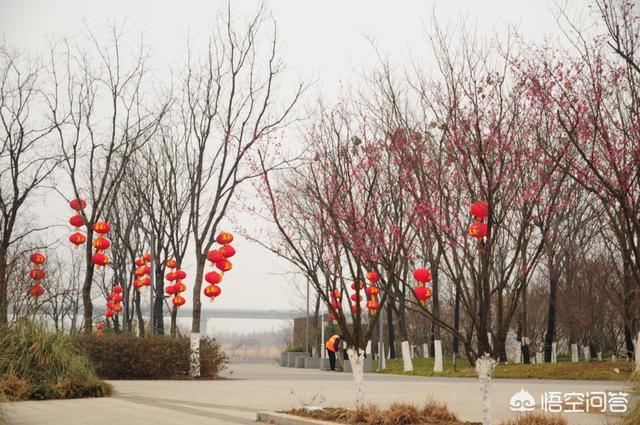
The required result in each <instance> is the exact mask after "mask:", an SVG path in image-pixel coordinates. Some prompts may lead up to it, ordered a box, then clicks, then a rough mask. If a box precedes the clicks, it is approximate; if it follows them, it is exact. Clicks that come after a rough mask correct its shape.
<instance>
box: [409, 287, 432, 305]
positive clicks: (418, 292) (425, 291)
mask: <svg viewBox="0 0 640 425" xmlns="http://www.w3.org/2000/svg"><path fill="white" fill-rule="evenodd" d="M413 293H414V294H415V296H416V298H417V299H418V300H420V302H425V301H427V300H428V299H429V298H431V289H429V288H427V287H426V286H418V287H417V288H415V289H414V290H413Z"/></svg>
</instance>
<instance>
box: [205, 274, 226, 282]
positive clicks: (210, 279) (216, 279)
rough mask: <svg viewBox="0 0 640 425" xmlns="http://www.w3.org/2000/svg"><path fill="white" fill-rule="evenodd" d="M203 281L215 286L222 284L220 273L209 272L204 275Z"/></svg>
mask: <svg viewBox="0 0 640 425" xmlns="http://www.w3.org/2000/svg"><path fill="white" fill-rule="evenodd" d="M204 280H206V281H207V283H210V284H212V285H215V284H217V283H220V282H222V276H220V273H218V272H209V273H207V274H205V275H204Z"/></svg>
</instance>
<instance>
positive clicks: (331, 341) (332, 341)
mask: <svg viewBox="0 0 640 425" xmlns="http://www.w3.org/2000/svg"><path fill="white" fill-rule="evenodd" d="M338 338H340V336H339V335H334V336H332V337H331V339H329V341H328V342H327V345H326V347H327V350H329V351H333V352H334V353H335V352H336V340H337V339H338Z"/></svg>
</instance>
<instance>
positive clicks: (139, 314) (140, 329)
mask: <svg viewBox="0 0 640 425" xmlns="http://www.w3.org/2000/svg"><path fill="white" fill-rule="evenodd" d="M134 292H135V303H136V316H137V317H138V333H139V335H140V336H144V319H143V318H142V309H141V308H140V291H138V290H135V291H134Z"/></svg>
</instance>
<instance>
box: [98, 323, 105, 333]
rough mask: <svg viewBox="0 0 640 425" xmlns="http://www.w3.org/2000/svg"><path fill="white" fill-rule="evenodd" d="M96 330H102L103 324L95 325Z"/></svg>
mask: <svg viewBox="0 0 640 425" xmlns="http://www.w3.org/2000/svg"><path fill="white" fill-rule="evenodd" d="M96 329H97V330H99V331H101V330H103V329H104V324H102V322H99V323H96Z"/></svg>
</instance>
